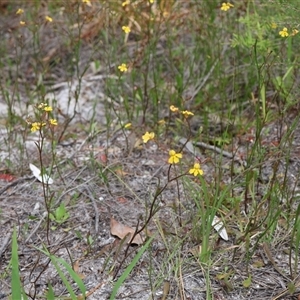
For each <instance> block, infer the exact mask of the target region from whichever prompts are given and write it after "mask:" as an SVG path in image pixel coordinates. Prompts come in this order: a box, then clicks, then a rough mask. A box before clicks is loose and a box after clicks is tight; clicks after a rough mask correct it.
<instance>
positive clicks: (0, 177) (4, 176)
mask: <svg viewBox="0 0 300 300" xmlns="http://www.w3.org/2000/svg"><path fill="white" fill-rule="evenodd" d="M15 179H16V177H14V176H12V175H9V174H0V180H3V181H7V182H11V181H13V180H15Z"/></svg>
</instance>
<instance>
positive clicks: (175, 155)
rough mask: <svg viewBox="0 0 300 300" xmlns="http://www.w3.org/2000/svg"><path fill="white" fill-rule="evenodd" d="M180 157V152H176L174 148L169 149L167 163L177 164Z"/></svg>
mask: <svg viewBox="0 0 300 300" xmlns="http://www.w3.org/2000/svg"><path fill="white" fill-rule="evenodd" d="M181 158H182V154H181V153H176V152H175V151H174V150H170V151H169V160H168V163H169V164H177V163H179V160H180V159H181Z"/></svg>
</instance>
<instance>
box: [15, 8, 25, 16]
mask: <svg viewBox="0 0 300 300" xmlns="http://www.w3.org/2000/svg"><path fill="white" fill-rule="evenodd" d="M23 13H24V10H23V9H22V8H19V9H18V10H17V12H16V15H22V14H23Z"/></svg>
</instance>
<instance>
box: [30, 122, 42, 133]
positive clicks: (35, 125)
mask: <svg viewBox="0 0 300 300" xmlns="http://www.w3.org/2000/svg"><path fill="white" fill-rule="evenodd" d="M40 128H41V124H40V123H39V122H34V123H32V124H31V132H36V131H38V130H40Z"/></svg>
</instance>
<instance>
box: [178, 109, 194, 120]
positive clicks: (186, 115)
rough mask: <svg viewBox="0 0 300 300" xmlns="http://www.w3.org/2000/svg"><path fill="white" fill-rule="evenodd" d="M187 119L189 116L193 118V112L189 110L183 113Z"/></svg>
mask: <svg viewBox="0 0 300 300" xmlns="http://www.w3.org/2000/svg"><path fill="white" fill-rule="evenodd" d="M181 113H182V114H183V115H184V117H185V118H187V117H188V116H193V115H194V114H193V113H192V112H191V111H188V110H184V111H182V112H181Z"/></svg>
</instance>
